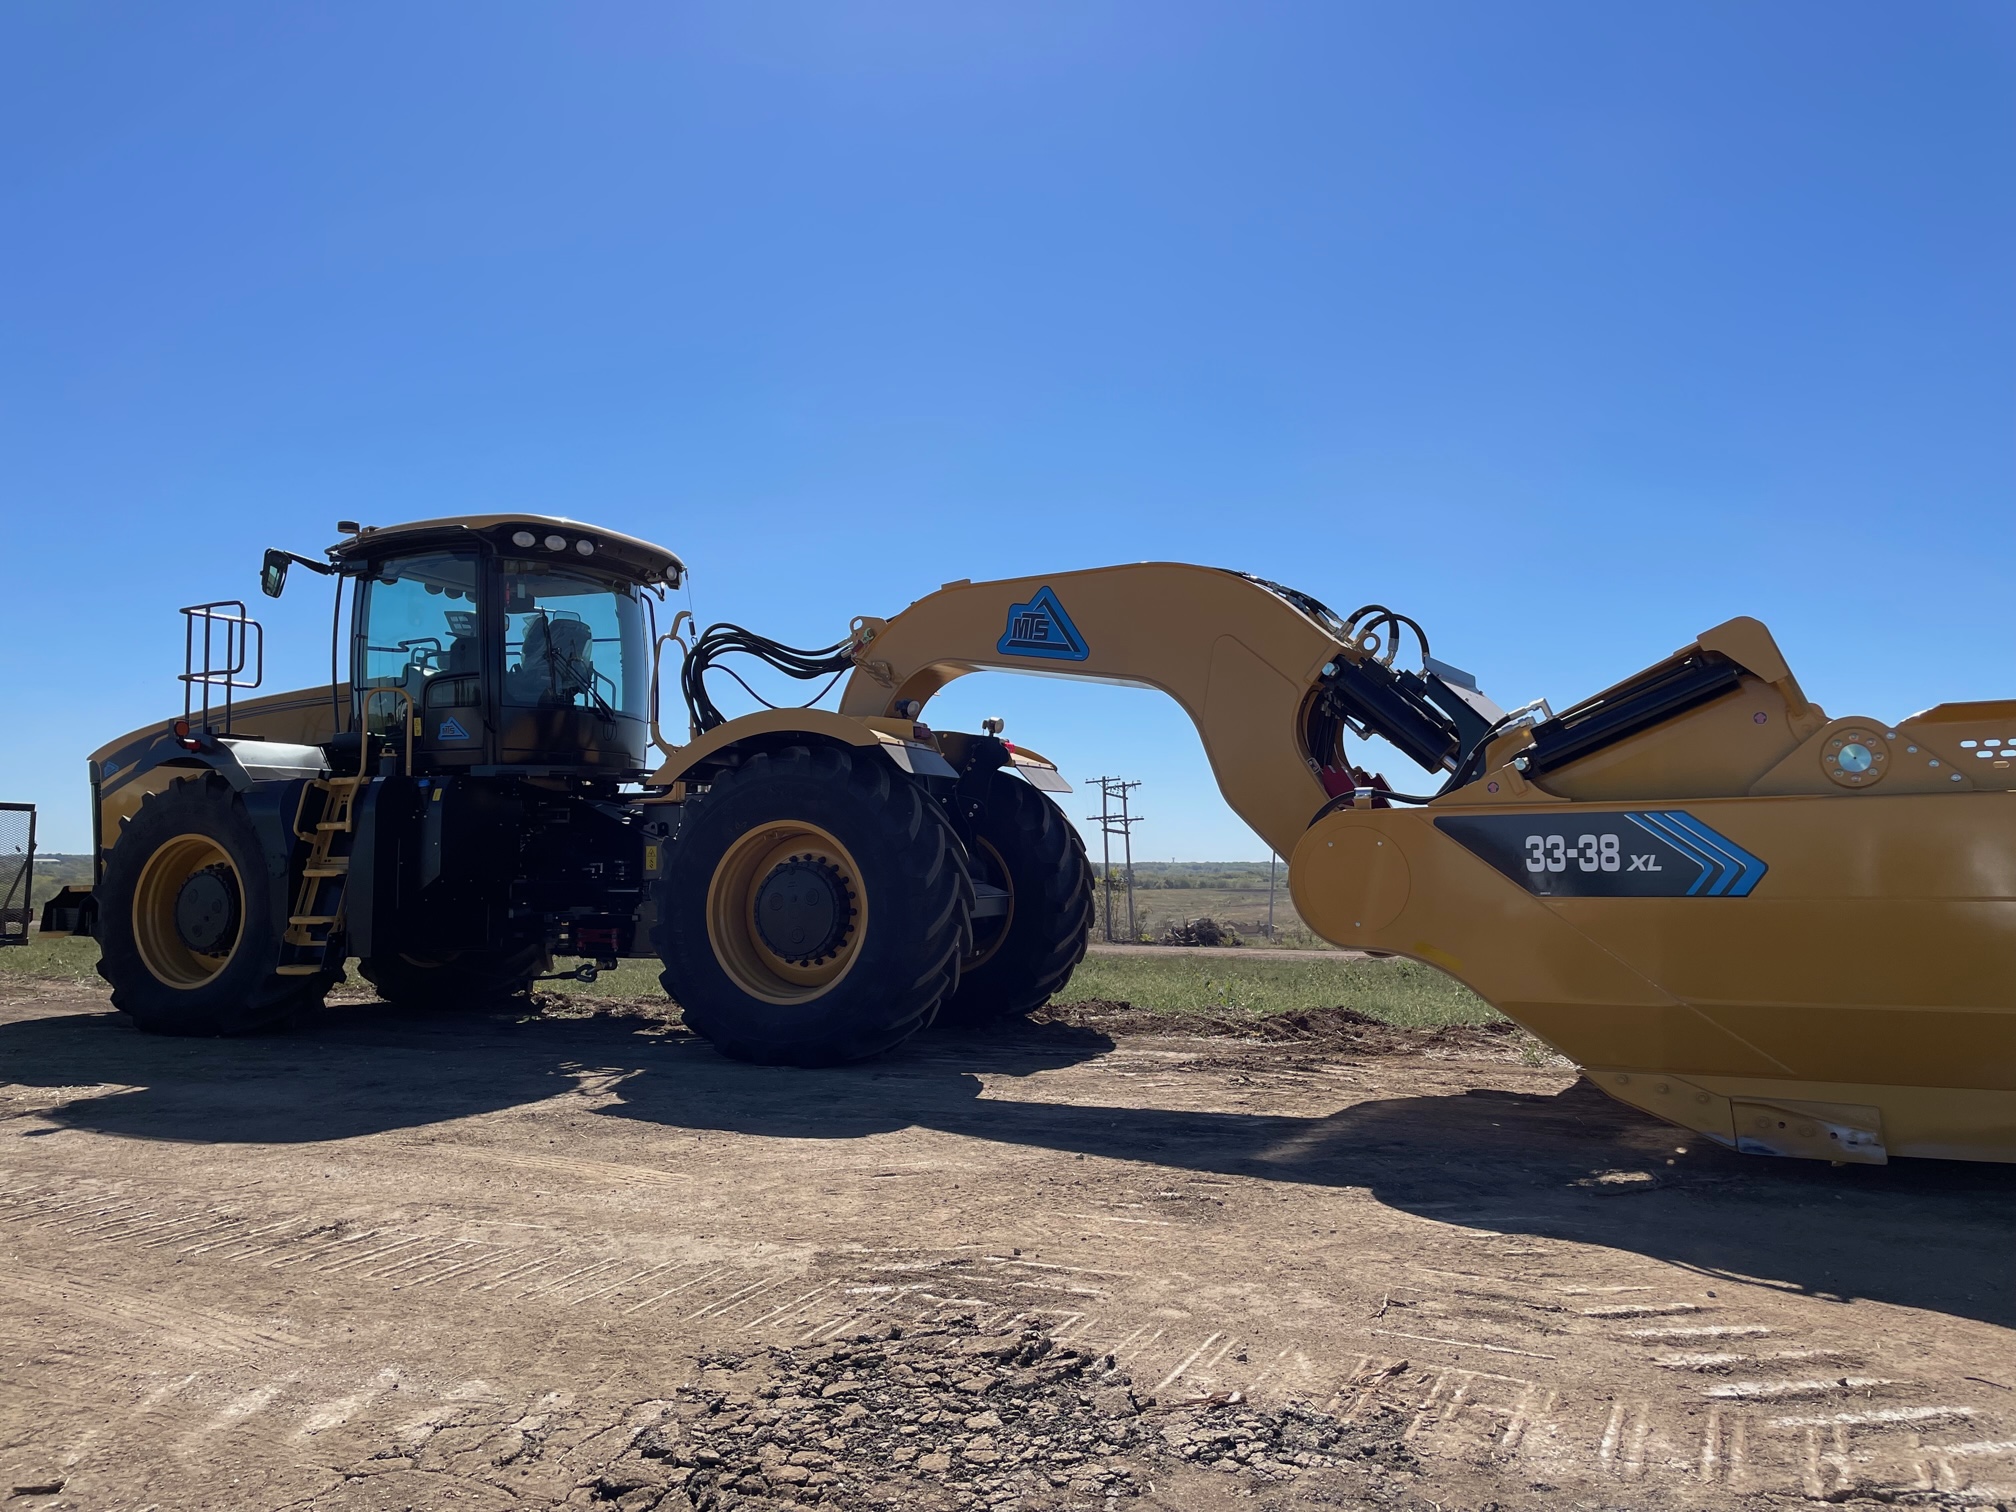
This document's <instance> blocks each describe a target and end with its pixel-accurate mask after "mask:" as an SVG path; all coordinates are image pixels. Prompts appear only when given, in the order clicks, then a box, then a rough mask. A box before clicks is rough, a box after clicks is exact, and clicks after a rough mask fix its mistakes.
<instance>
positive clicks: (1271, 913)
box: [1267, 850, 1281, 945]
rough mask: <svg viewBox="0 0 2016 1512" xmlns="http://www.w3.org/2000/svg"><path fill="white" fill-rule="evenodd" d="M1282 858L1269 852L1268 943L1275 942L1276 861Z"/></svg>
mask: <svg viewBox="0 0 2016 1512" xmlns="http://www.w3.org/2000/svg"><path fill="white" fill-rule="evenodd" d="M1280 859H1281V858H1280V857H1279V856H1277V855H1275V854H1274V852H1272V851H1271V850H1270V851H1269V852H1267V943H1268V944H1269V945H1272V944H1273V943H1274V863H1275V862H1276V861H1278V860H1280Z"/></svg>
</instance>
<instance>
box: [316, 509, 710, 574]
mask: <svg viewBox="0 0 2016 1512" xmlns="http://www.w3.org/2000/svg"><path fill="white" fill-rule="evenodd" d="M528 537H529V540H528V539H527V538H528ZM479 540H480V541H485V542H488V543H489V544H490V545H491V546H493V547H495V548H496V549H497V550H499V551H503V552H507V553H509V554H511V555H514V556H515V555H526V556H535V557H543V556H553V557H565V558H566V559H568V560H571V561H575V562H577V563H579V562H582V561H584V560H585V561H589V562H595V563H599V564H601V565H602V566H604V567H613V568H614V569H615V570H616V571H618V572H620V573H622V574H624V575H625V576H628V577H631V578H634V579H635V580H636V581H638V582H640V583H663V584H665V586H666V587H668V588H677V587H678V586H679V584H680V583H681V582H682V581H683V580H684V579H685V576H686V564H685V563H684V562H683V561H681V560H680V559H679V557H678V556H677V555H676V554H675V553H673V552H670V551H667V550H666V549H665V548H664V547H663V546H654V545H653V544H652V543H651V542H649V541H640V540H639V539H638V538H637V537H636V536H629V535H624V534H623V533H622V532H621V531H616V530H604V529H603V528H602V527H601V526H599V525H588V524H584V523H583V522H581V521H580V520H569V519H565V518H563V517H561V516H559V515H541V514H484V515H452V516H449V517H447V518H445V519H440V520H410V521H408V522H407V523H405V524H403V525H365V526H362V527H360V528H359V529H358V530H357V531H356V533H355V534H353V535H349V536H345V537H344V538H343V539H342V540H340V541H338V542H337V543H336V544H335V545H334V546H331V547H330V548H329V559H330V560H331V561H333V562H336V563H337V564H338V565H343V564H347V563H351V562H358V563H362V562H365V561H369V560H371V559H373V558H376V557H380V556H387V555H391V554H393V553H399V552H408V551H420V550H425V549H426V548H428V547H430V546H431V547H439V548H444V549H452V548H454V547H456V546H468V545H471V544H474V543H475V542H476V541H479ZM556 541H557V542H558V543H559V544H558V545H555V544H553V543H554V542H556ZM584 545H585V546H586V548H587V549H586V550H583V549H582V548H583V546H584Z"/></svg>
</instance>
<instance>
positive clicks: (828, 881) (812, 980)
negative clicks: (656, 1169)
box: [653, 746, 973, 1066]
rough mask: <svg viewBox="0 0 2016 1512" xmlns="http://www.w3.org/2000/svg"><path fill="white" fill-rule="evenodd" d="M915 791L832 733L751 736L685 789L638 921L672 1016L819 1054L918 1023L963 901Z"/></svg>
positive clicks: (718, 1041)
mask: <svg viewBox="0 0 2016 1512" xmlns="http://www.w3.org/2000/svg"><path fill="white" fill-rule="evenodd" d="M930 802H931V800H930V799H929V797H928V796H927V795H926V794H925V793H924V792H923V790H922V789H921V788H919V787H918V785H917V784H916V783H915V782H914V781H913V780H911V779H910V778H908V777H906V776H904V775H903V774H901V773H899V772H897V771H896V770H895V769H894V768H893V767H892V766H890V765H889V764H888V763H887V762H886V761H884V760H882V759H881V758H880V757H878V756H876V755H874V754H872V753H869V752H855V751H850V750H843V749H840V748H838V747H831V746H820V747H816V748H811V747H806V746H789V747H786V748H784V749H782V750H778V751H775V752H759V753H758V754H756V755H753V756H751V757H750V758H749V759H748V760H747V761H745V762H744V763H743V764H742V765H741V766H740V767H737V768H735V769H734V770H732V771H727V772H723V773H722V774H721V775H720V776H718V777H717V778H715V779H714V781H713V783H712V785H711V786H710V787H709V788H708V790H707V792H706V793H704V794H702V795H701V796H699V797H697V798H694V799H690V800H688V802H687V804H686V808H685V813H684V816H683V821H682V824H681V827H680V832H679V837H678V840H677V842H676V843H675V844H674V846H673V849H672V854H671V861H670V865H669V867H668V868H667V870H666V874H665V879H664V881H663V882H662V883H661V884H660V890H659V904H658V924H657V928H656V930H655V932H654V935H653V943H654V944H655V945H656V947H657V950H658V954H659V958H660V959H661V960H662V961H663V962H664V963H665V971H664V974H663V977H662V978H661V980H662V981H663V982H664V985H665V990H666V992H667V993H668V994H670V995H671V997H672V998H673V999H674V1001H676V1002H677V1003H678V1004H679V1005H680V1008H681V1009H682V1010H683V1012H684V1015H685V1020H686V1024H687V1027H688V1028H690V1029H692V1030H693V1031H694V1032H695V1033H697V1034H699V1035H701V1036H703V1037H705V1038H706V1039H709V1040H711V1041H713V1043H714V1045H715V1047H716V1048H717V1049H719V1050H720V1051H721V1052H722V1053H723V1054H724V1055H730V1056H733V1057H735V1058H736V1059H737V1060H747V1061H756V1062H759V1063H762V1064H766V1065H793V1066H826V1065H834V1064H837V1063H839V1062H842V1061H851V1060H859V1059H861V1058H863V1057H864V1056H870V1055H876V1054H879V1053H881V1052H882V1051H884V1050H887V1049H889V1048H890V1047H891V1046H892V1045H896V1044H898V1043H900V1042H901V1041H902V1040H904V1039H907V1038H908V1037H909V1036H910V1035H912V1034H914V1033H915V1032H916V1031H917V1030H919V1029H921V1028H923V1027H924V1026H925V1025H927V1024H929V1023H930V1022H931V1020H932V1017H933V1016H934V1015H935V1014H936V1013H937V1011H938V1005H939V1003H941V1002H942V1001H943V1000H944V999H945V997H946V996H947V995H948V994H949V993H950V992H951V991H952V989H953V988H954V987H955V986H956V985H957V983H958V980H959V962H960V959H961V958H962V957H963V956H965V955H966V954H967V952H968V951H969V950H970V948H971V940H972V933H971V928H972V926H971V914H972V907H973V884H972V882H971V881H970V880H969V878H968V877H967V874H966V867H965V863H964V861H963V859H962V858H961V856H960V855H959V851H958V846H957V842H956V840H955V838H954V837H953V835H952V834H951V833H950V831H949V830H948V828H947V827H946V826H945V825H944V824H943V823H942V822H940V820H939V818H938V816H937V815H935V814H934V813H932V812H931V810H930Z"/></svg>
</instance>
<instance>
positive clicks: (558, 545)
mask: <svg viewBox="0 0 2016 1512" xmlns="http://www.w3.org/2000/svg"><path fill="white" fill-rule="evenodd" d="M546 549H547V550H548V551H565V550H566V549H567V537H565V536H563V535H550V536H548V537H546Z"/></svg>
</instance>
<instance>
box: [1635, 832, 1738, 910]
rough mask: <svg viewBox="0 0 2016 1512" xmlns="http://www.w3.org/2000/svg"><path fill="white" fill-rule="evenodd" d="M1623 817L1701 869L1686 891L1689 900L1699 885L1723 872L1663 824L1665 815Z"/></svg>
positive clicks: (1690, 843) (1700, 851)
mask: <svg viewBox="0 0 2016 1512" xmlns="http://www.w3.org/2000/svg"><path fill="white" fill-rule="evenodd" d="M1625 817H1626V818H1628V819H1629V820H1630V821H1631V822H1632V823H1633V824H1635V825H1637V826H1638V827H1639V828H1640V829H1642V830H1644V831H1645V833H1646V834H1648V835H1652V836H1654V837H1655V838H1657V839H1660V840H1663V841H1665V842H1666V843H1667V844H1668V845H1670V846H1672V847H1673V848H1674V849H1675V850H1677V851H1679V852H1680V854H1681V855H1683V856H1685V857H1686V858H1687V859H1688V860H1689V861H1692V862H1693V863H1694V864H1695V865H1696V866H1698V867H1700V868H1701V870H1700V874H1699V875H1697V876H1696V877H1695V878H1694V883H1693V885H1692V886H1691V887H1689V888H1688V889H1687V896H1688V897H1690V898H1691V897H1693V896H1694V895H1695V894H1696V893H1698V892H1700V891H1701V885H1702V884H1703V883H1704V882H1706V881H1707V880H1708V878H1709V877H1710V876H1719V875H1720V874H1721V872H1722V870H1723V867H1722V865H1721V863H1720V862H1718V861H1716V860H1715V858H1714V857H1713V856H1708V855H1704V854H1703V853H1702V850H1701V847H1700V846H1698V845H1696V844H1695V843H1694V842H1693V841H1692V840H1691V839H1689V838H1688V837H1687V836H1686V835H1684V834H1680V833H1676V832H1675V831H1674V829H1673V828H1672V826H1670V825H1668V824H1666V823H1665V822H1664V820H1665V817H1666V816H1665V815H1663V814H1628V815H1626V816H1625Z"/></svg>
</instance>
